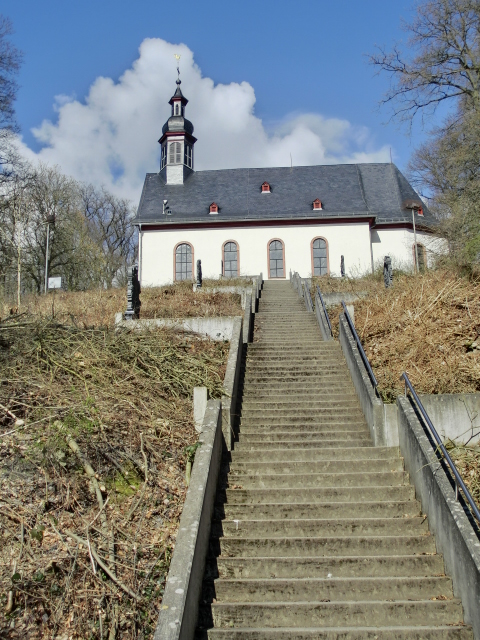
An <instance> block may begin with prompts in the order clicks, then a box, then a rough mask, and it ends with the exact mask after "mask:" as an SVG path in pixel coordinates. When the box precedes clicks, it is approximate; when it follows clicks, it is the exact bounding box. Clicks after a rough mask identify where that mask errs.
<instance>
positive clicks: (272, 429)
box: [240, 417, 367, 435]
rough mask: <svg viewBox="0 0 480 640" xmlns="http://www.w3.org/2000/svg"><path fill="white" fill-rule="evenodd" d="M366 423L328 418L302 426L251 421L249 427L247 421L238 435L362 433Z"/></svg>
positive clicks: (300, 424)
mask: <svg viewBox="0 0 480 640" xmlns="http://www.w3.org/2000/svg"><path fill="white" fill-rule="evenodd" d="M366 428H367V427H366V423H365V422H364V421H363V420H358V421H355V420H352V419H351V418H348V417H347V418H346V419H344V420H342V421H340V419H339V420H338V421H336V420H334V419H330V418H325V419H324V420H320V421H317V422H309V423H308V424H302V423H299V422H292V423H288V422H284V423H283V424H280V423H278V424H277V423H271V424H261V423H260V422H258V420H252V421H251V424H250V425H249V421H248V420H244V422H243V424H242V429H241V432H240V435H242V434H258V435H268V434H270V433H271V434H273V435H275V434H276V433H299V432H303V433H307V432H313V433H318V434H329V433H332V434H337V433H338V434H340V433H341V432H345V431H349V432H350V431H356V432H361V433H364V432H365V429H366Z"/></svg>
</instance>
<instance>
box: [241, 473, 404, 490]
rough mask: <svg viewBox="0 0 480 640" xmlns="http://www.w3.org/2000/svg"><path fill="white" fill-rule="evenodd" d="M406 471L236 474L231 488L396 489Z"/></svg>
mask: <svg viewBox="0 0 480 640" xmlns="http://www.w3.org/2000/svg"><path fill="white" fill-rule="evenodd" d="M408 479H409V476H408V473H407V472H406V471H393V472H392V471H387V472H377V473H367V472H365V473H307V474H304V473H297V474H293V473H284V474H278V473H276V474H273V475H244V474H242V475H240V474H235V475H234V476H233V478H232V479H231V480H230V481H229V484H230V486H232V485H236V486H238V488H239V489H281V488H283V487H289V488H295V487H310V488H315V487H373V486H376V487H396V486H399V485H403V484H405V483H407V482H408Z"/></svg>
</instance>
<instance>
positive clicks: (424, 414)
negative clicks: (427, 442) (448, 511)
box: [400, 373, 480, 522]
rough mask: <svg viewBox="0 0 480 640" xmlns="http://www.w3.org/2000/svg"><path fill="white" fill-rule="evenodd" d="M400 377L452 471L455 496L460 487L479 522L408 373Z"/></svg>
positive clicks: (469, 498) (476, 508) (465, 489)
mask: <svg viewBox="0 0 480 640" xmlns="http://www.w3.org/2000/svg"><path fill="white" fill-rule="evenodd" d="M400 379H401V380H402V379H403V380H404V382H405V397H406V396H407V394H408V393H410V395H411V396H412V398H413V399H414V401H415V404H416V405H417V407H418V410H419V411H420V413H421V414H422V417H423V420H424V425H425V424H426V425H427V426H428V428H429V429H430V432H431V434H432V436H433V437H434V439H435V441H436V442H437V444H438V448H439V449H440V451H441V452H442V454H443V457H444V459H445V461H446V462H447V464H448V466H449V467H450V470H451V472H452V473H453V476H454V479H455V498H456V499H457V500H458V499H459V488H460V489H461V490H462V491H463V495H464V496H465V498H466V499H467V502H468V504H469V505H470V508H471V509H472V512H473V514H474V515H475V517H476V518H477V520H478V521H479V522H480V511H479V509H478V506H477V503H476V502H475V500H474V499H473V497H472V495H471V493H470V491H469V490H468V489H467V487H466V485H465V483H464V481H463V479H462V476H461V475H460V473H459V471H458V469H457V467H456V465H455V463H454V462H453V460H452V459H451V457H450V455H449V453H448V451H447V449H446V448H445V445H444V444H443V442H442V439H441V438H440V436H439V435H438V433H437V430H436V429H435V427H434V426H433V423H432V421H431V420H430V418H429V415H428V413H427V412H426V410H425V407H424V406H423V404H422V401H421V400H420V398H419V397H418V395H417V393H416V391H415V389H414V388H413V385H412V383H411V382H410V380H409V379H408V375H407V374H406V373H402V375H401V376H400ZM424 428H425V426H424Z"/></svg>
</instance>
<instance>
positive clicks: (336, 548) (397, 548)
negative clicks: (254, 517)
mask: <svg viewBox="0 0 480 640" xmlns="http://www.w3.org/2000/svg"><path fill="white" fill-rule="evenodd" d="M220 548H221V553H222V555H224V556H234V557H239V556H241V557H244V558H250V557H255V556H262V557H263V558H267V557H279V556H282V557H286V556H295V557H296V556H300V557H301V556H319V557H321V556H337V557H338V556H377V555H386V554H389V555H410V554H411V555H417V554H419V553H436V549H435V540H434V537H433V536H431V535H430V536H425V535H420V536H408V535H407V536H363V537H362V536H351V537H347V536H345V537H339V538H337V537H335V538H330V537H328V536H326V537H320V536H317V537H313V536H312V537H303V536H301V537H298V538H296V537H284V538H280V537H279V538H251V539H250V538H234V537H233V536H232V537H228V538H220Z"/></svg>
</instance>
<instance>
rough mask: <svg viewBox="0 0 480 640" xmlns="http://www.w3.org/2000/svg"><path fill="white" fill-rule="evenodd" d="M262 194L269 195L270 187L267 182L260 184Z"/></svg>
mask: <svg viewBox="0 0 480 640" xmlns="http://www.w3.org/2000/svg"><path fill="white" fill-rule="evenodd" d="M262 193H271V191H270V185H269V184H268V182H264V183H263V184H262Z"/></svg>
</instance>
